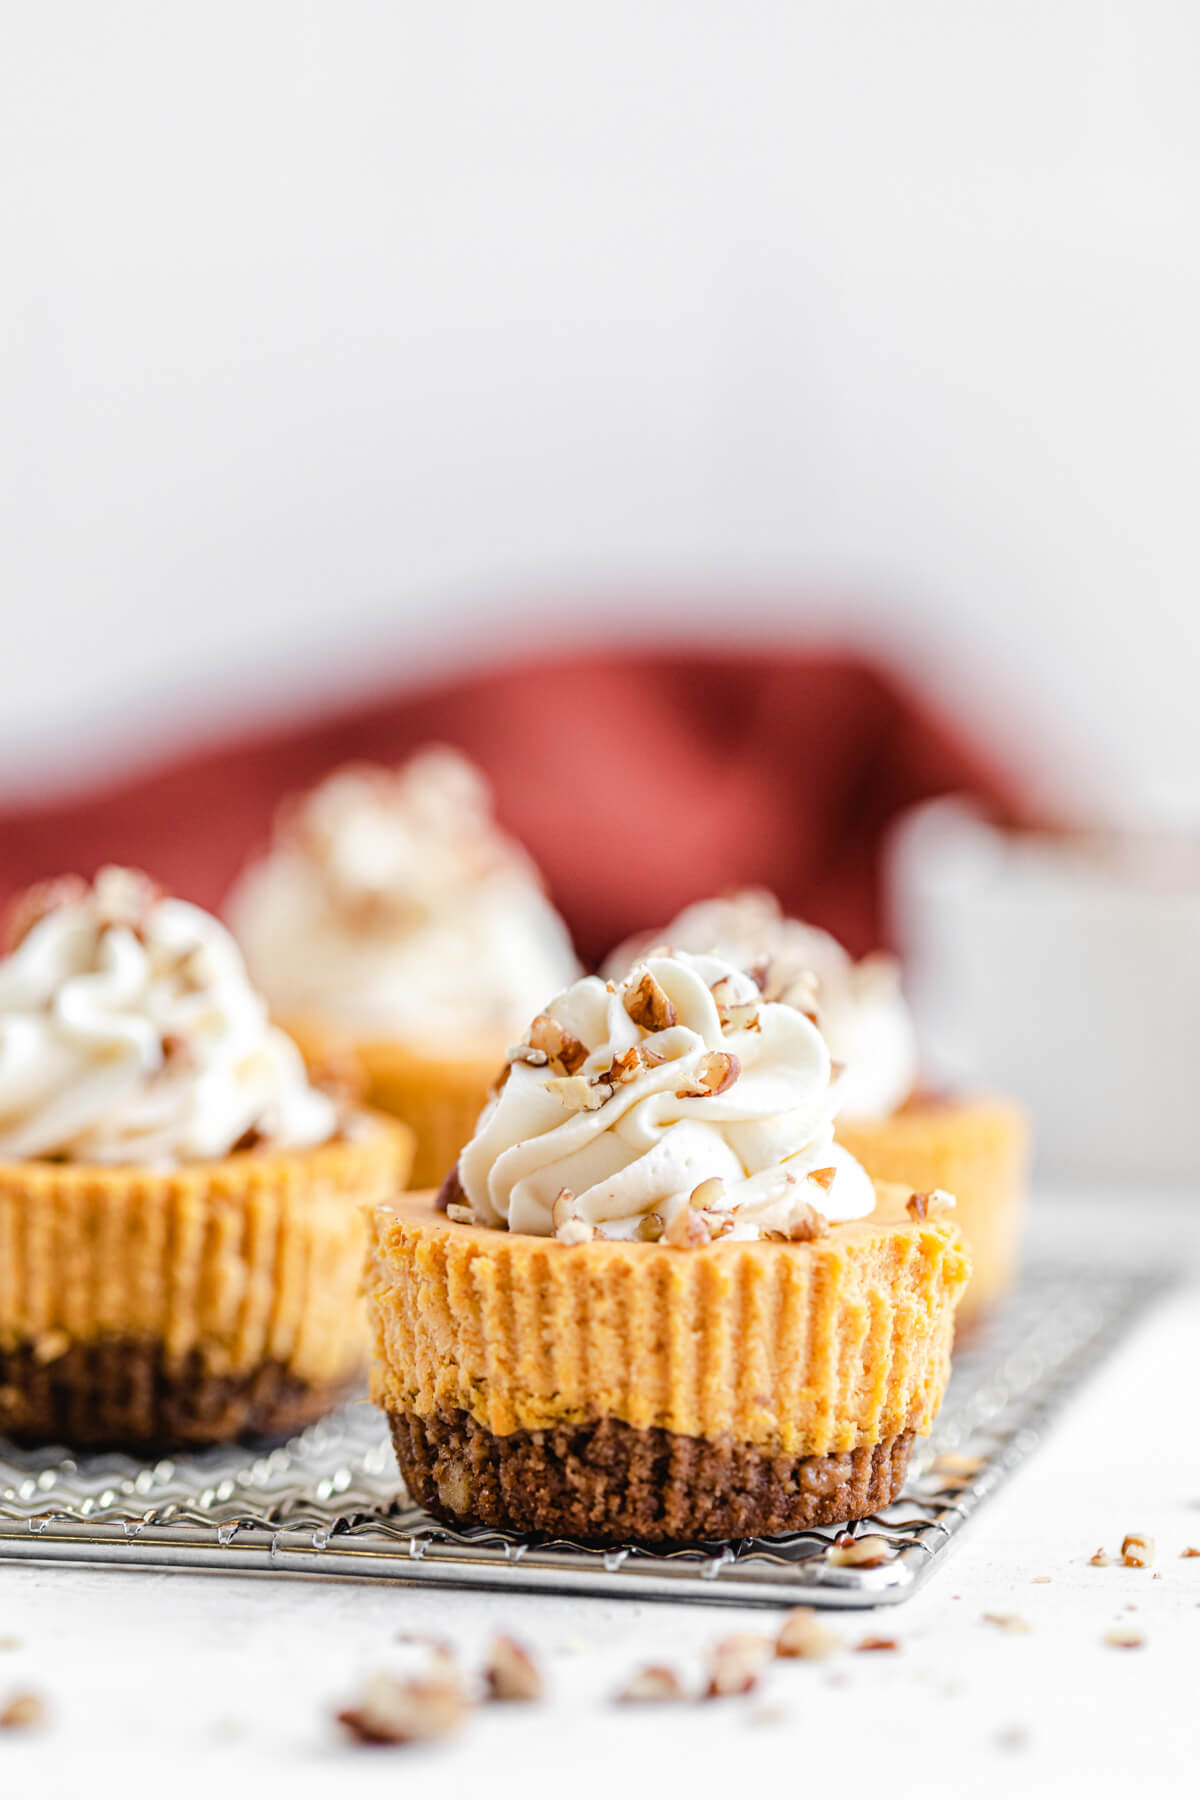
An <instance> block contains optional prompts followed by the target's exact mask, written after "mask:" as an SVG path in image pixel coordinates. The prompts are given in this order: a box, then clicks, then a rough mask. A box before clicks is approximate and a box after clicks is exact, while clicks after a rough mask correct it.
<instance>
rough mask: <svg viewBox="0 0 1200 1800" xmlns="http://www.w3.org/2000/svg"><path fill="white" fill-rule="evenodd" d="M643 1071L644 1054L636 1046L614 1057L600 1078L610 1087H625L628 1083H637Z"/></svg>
mask: <svg viewBox="0 0 1200 1800" xmlns="http://www.w3.org/2000/svg"><path fill="white" fill-rule="evenodd" d="M641 1071H642V1053H641V1050H640V1049H639V1048H638V1046H637V1045H636V1044H634V1046H633V1048H632V1049H630V1050H624V1051H622V1053H621V1055H620V1056H614V1057H613V1059H612V1061H611V1062H610V1063H609V1065H608V1067H607V1069H605V1071H604V1073H603V1074H602V1075H601V1076H600V1077H599V1080H600V1081H603V1082H607V1083H608V1085H609V1087H612V1088H618V1087H623V1086H624V1085H625V1083H626V1082H627V1081H636V1080H637V1078H638V1076H639V1075H640V1074H641Z"/></svg>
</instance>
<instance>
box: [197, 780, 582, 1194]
mask: <svg viewBox="0 0 1200 1800" xmlns="http://www.w3.org/2000/svg"><path fill="white" fill-rule="evenodd" d="M226 913H227V916H228V918H229V920H230V923H231V925H232V927H233V930H234V933H235V935H236V936H237V938H238V940H239V941H240V943H241V945H242V948H243V950H244V951H245V954H246V958H247V962H248V964H249V968H250V972H251V975H252V976H253V978H254V980H255V982H256V983H257V985H258V987H259V989H260V990H261V992H262V993H263V994H265V995H266V997H267V1000H268V1002H269V1004H270V1006H271V1008H272V1011H273V1013H274V1015H275V1017H276V1018H277V1020H278V1021H279V1022H280V1023H281V1024H282V1025H283V1026H284V1027H285V1028H286V1029H287V1031H288V1032H289V1033H290V1035H291V1036H292V1037H293V1038H294V1039H295V1040H296V1042H297V1043H298V1044H299V1045H300V1047H301V1049H302V1050H303V1052H304V1054H305V1058H306V1060H307V1061H308V1063H309V1066H310V1067H311V1068H313V1069H314V1070H316V1069H320V1068H323V1067H325V1066H327V1065H328V1064H329V1063H330V1062H331V1061H334V1062H344V1061H345V1060H346V1058H347V1057H349V1058H351V1059H353V1060H355V1061H357V1063H358V1065H359V1067H360V1068H361V1070H362V1073H363V1077H364V1079H365V1084H366V1085H365V1098H366V1101H367V1103H368V1104H369V1105H371V1106H374V1107H377V1108H379V1109H381V1110H383V1111H385V1112H389V1113H392V1114H394V1115H395V1116H396V1117H398V1118H400V1119H403V1120H404V1121H405V1122H406V1123H407V1124H408V1125H410V1126H411V1127H412V1129H413V1130H414V1132H415V1133H416V1139H417V1144H416V1156H415V1162H414V1166H413V1180H414V1182H415V1183H417V1184H419V1185H422V1186H424V1185H429V1184H434V1185H436V1183H438V1182H440V1181H441V1179H442V1177H443V1176H444V1174H445V1173H446V1170H447V1169H448V1168H449V1167H450V1165H451V1164H452V1163H453V1161H454V1158H455V1157H456V1156H457V1154H458V1152H459V1150H460V1149H461V1147H462V1145H463V1144H464V1142H465V1141H466V1139H467V1138H468V1137H469V1136H470V1134H471V1132H472V1130H473V1129H474V1125H475V1120H476V1119H477V1118H478V1116H479V1112H480V1109H481V1107H482V1106H483V1104H484V1102H485V1101H486V1099H487V1094H488V1089H489V1088H490V1086H491V1084H492V1082H493V1081H494V1079H495V1076H496V1071H497V1069H498V1068H499V1067H500V1065H501V1063H502V1062H503V1060H504V1055H505V1052H506V1050H507V1047H508V1045H509V1044H510V1043H512V1041H513V1040H514V1038H515V1037H517V1036H518V1034H519V1033H520V1032H521V1031H522V1030H523V1029H524V1026H525V1024H526V1022H527V1021H528V1019H529V1018H530V1016H531V1014H532V1013H533V1011H534V1009H535V1008H536V1007H537V1006H538V1005H539V1004H540V1003H541V1001H542V1000H543V999H544V998H545V996H546V995H547V994H549V993H554V992H556V991H557V989H558V988H560V987H562V986H563V985H564V984H565V983H566V982H568V981H571V980H573V979H574V977H575V975H576V974H577V973H578V964H577V963H576V961H575V956H574V952H573V951H572V949H571V944H570V940H569V938H568V935H567V930H566V927H565V926H564V924H563V922H562V920H561V919H560V918H559V917H558V914H557V913H556V912H555V911H554V908H553V907H552V906H551V904H550V902H549V900H548V899H547V898H546V895H545V892H544V891H543V888H542V884H541V880H540V877H539V875H538V873H537V870H536V869H535V868H534V866H533V864H532V862H531V861H530V859H529V857H528V856H527V855H526V853H525V851H524V850H523V849H521V847H520V846H519V845H517V844H516V843H514V841H513V840H512V839H511V838H510V837H508V836H506V835H505V834H504V833H503V832H502V831H501V830H500V828H499V826H498V825H497V823H496V821H495V818H494V816H493V814H492V806H491V796H490V793H489V791H488V788H487V784H486V783H485V781H484V779H483V776H482V775H481V774H480V773H479V771H478V770H477V769H476V768H474V767H473V765H472V764H471V763H470V762H468V761H467V759H466V758H465V757H464V756H462V755H461V754H460V753H459V752H458V751H456V750H451V749H448V748H446V747H444V746H440V747H438V746H434V747H430V748H428V749H426V750H423V751H421V752H419V753H418V754H417V755H415V756H413V757H411V758H410V759H409V760H408V762H406V763H404V764H402V765H401V766H400V767H399V768H383V767H376V766H373V765H367V764H355V765H350V766H348V767H345V768H342V769H339V770H337V771H335V773H333V774H332V775H330V776H328V777H327V778H326V779H325V780H324V781H322V782H321V783H319V784H318V785H317V786H316V787H315V788H313V789H311V790H310V791H309V792H308V793H307V794H305V795H303V796H300V797H298V798H295V799H292V800H289V801H288V802H287V803H286V804H285V805H284V806H283V807H282V808H281V809H280V812H279V814H278V817H277V819H276V825H275V833H274V839H273V842H272V845H271V848H270V849H269V851H268V852H267V854H266V855H265V856H263V857H262V858H260V859H259V860H258V861H256V862H253V863H252V864H251V865H250V866H249V867H248V868H247V869H246V870H245V872H244V873H243V875H242V877H241V878H240V880H239V881H238V883H237V885H236V886H235V888H234V890H233V892H232V893H231V895H230V896H229V900H228V902H227V906H226Z"/></svg>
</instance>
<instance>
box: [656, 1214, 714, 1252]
mask: <svg viewBox="0 0 1200 1800" xmlns="http://www.w3.org/2000/svg"><path fill="white" fill-rule="evenodd" d="M663 1242H664V1243H667V1244H672V1245H674V1247H675V1249H676V1250H703V1249H704V1247H705V1245H706V1244H711V1243H712V1233H711V1231H710V1230H709V1229H708V1226H707V1225H706V1224H705V1223H704V1220H703V1219H702V1218H701V1217H700V1215H699V1213H697V1212H693V1211H692V1209H691V1207H690V1206H681V1207H680V1209H679V1211H678V1212H677V1213H676V1214H675V1217H674V1218H673V1219H672V1220H671V1223H670V1224H669V1225H668V1226H667V1228H666V1230H665V1231H664V1232H663Z"/></svg>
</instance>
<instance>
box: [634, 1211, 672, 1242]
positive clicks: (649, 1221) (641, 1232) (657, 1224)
mask: <svg viewBox="0 0 1200 1800" xmlns="http://www.w3.org/2000/svg"><path fill="white" fill-rule="evenodd" d="M664 1230H665V1226H664V1224H663V1216H662V1214H661V1213H657V1212H648V1213H643V1215H642V1217H641V1218H640V1219H639V1220H638V1226H637V1235H638V1237H639V1238H640V1239H641V1241H642V1243H643V1244H657V1242H658V1240H659V1238H660V1237H661V1236H662V1234H663V1231H664Z"/></svg>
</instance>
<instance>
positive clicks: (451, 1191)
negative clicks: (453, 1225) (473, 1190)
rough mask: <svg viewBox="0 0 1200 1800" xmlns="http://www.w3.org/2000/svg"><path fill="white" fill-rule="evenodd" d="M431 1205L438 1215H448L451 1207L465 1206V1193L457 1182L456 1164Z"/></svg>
mask: <svg viewBox="0 0 1200 1800" xmlns="http://www.w3.org/2000/svg"><path fill="white" fill-rule="evenodd" d="M433 1204H434V1211H435V1212H440V1213H448V1212H449V1211H450V1208H451V1207H452V1206H465V1205H466V1204H467V1196H466V1191H465V1189H464V1188H463V1184H462V1182H461V1181H460V1180H459V1176H458V1164H457V1163H455V1165H454V1167H453V1168H452V1169H451V1171H450V1173H449V1174H448V1175H447V1177H446V1179H445V1181H443V1183H442V1185H441V1187H440V1188H439V1189H438V1191H437V1199H436V1200H435V1201H434V1203H433Z"/></svg>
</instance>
